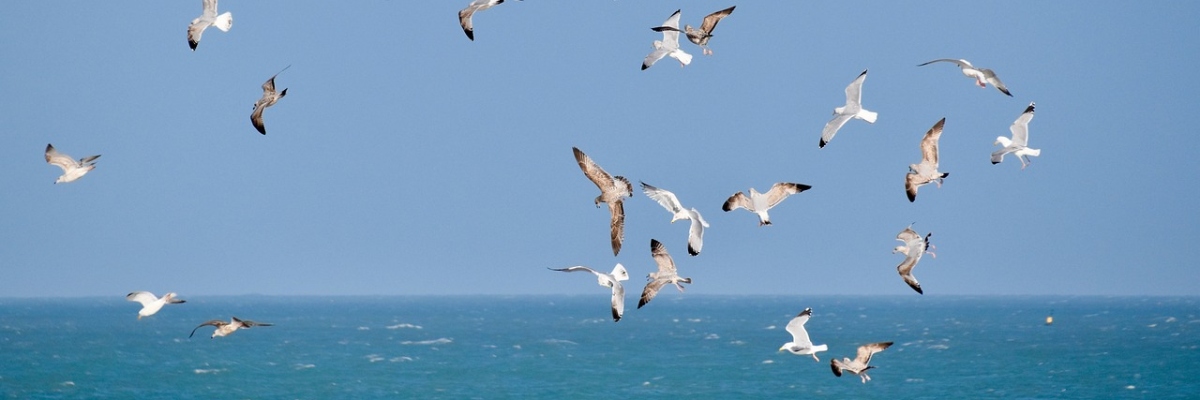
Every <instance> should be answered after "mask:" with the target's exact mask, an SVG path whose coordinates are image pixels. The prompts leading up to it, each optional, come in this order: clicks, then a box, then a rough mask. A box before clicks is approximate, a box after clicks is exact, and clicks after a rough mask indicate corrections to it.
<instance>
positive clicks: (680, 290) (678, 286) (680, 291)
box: [674, 282, 683, 293]
mask: <svg viewBox="0 0 1200 400" xmlns="http://www.w3.org/2000/svg"><path fill="white" fill-rule="evenodd" d="M674 283H675V287H676V288H679V293H683V285H680V284H679V282H674Z"/></svg>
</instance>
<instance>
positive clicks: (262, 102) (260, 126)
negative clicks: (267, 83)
mask: <svg viewBox="0 0 1200 400" xmlns="http://www.w3.org/2000/svg"><path fill="white" fill-rule="evenodd" d="M263 96H264V97H263V98H261V99H259V100H258V102H256V103H254V111H253V112H251V113H250V123H251V124H252V125H254V129H255V130H258V133H261V134H264V135H266V134H267V125H266V123H265V122H263V110H265V109H267V107H266V104H267V101H268V98H267V97H265V96H266V95H265V94H264V95H263Z"/></svg>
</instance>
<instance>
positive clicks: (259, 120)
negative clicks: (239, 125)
mask: <svg viewBox="0 0 1200 400" xmlns="http://www.w3.org/2000/svg"><path fill="white" fill-rule="evenodd" d="M291 67H292V66H291V65H288V66H286V67H283V69H282V70H279V72H276V73H275V75H271V79H267V81H266V82H263V85H262V89H263V95H262V98H260V99H258V101H257V102H254V112H252V113H250V123H252V124H254V129H258V133H261V134H264V135H266V134H267V126H266V125H263V117H262V114H263V110H266V109H267V107H270V106H273V105H275V102H278V101H279V99H282V98H283V96H287V88H283V91H282V92H276V91H275V77H276V76H279V74H282V73H283V71H287V69H288V68H291Z"/></svg>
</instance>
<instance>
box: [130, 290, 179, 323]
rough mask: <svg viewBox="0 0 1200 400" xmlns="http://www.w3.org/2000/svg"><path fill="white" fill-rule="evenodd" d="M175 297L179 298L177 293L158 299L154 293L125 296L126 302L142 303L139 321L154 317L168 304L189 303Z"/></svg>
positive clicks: (137, 293) (136, 293) (140, 292)
mask: <svg viewBox="0 0 1200 400" xmlns="http://www.w3.org/2000/svg"><path fill="white" fill-rule="evenodd" d="M175 296H177V295H176V294H175V293H167V294H164V295H163V297H156V296H154V293H150V292H142V291H138V292H133V293H130V294H127V295H125V300H129V301H136V302H138V303H142V309H141V310H139V311H138V319H142V317H149V316H151V315H154V313H157V312H158V310H161V309H162V308H163V306H165V305H167V304H182V303H186V302H187V301H185V300H180V299H177V298H175Z"/></svg>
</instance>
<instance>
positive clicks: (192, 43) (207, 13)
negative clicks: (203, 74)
mask: <svg viewBox="0 0 1200 400" xmlns="http://www.w3.org/2000/svg"><path fill="white" fill-rule="evenodd" d="M216 19H217V0H204V11H203V12H202V13H201V14H200V16H199V17H197V18H196V19H194V20H192V23H191V24H190V25H188V47H191V48H192V51H195V50H196V46H199V45H200V36H201V35H203V34H204V30H205V29H208V26H209V25H212V23H213V21H216Z"/></svg>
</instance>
